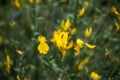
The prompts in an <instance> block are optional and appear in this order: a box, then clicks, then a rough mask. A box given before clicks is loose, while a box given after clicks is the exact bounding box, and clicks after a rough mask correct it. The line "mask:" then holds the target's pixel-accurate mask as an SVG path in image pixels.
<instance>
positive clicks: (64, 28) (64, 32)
mask: <svg viewBox="0 0 120 80" xmlns="http://www.w3.org/2000/svg"><path fill="white" fill-rule="evenodd" d="M70 26H71V22H70V20H69V19H67V20H66V21H65V22H64V21H62V23H61V27H60V29H58V30H57V31H55V32H54V34H53V38H52V39H51V42H52V43H54V44H55V45H56V47H57V48H58V49H59V50H60V51H61V52H62V59H64V56H65V55H66V50H69V49H70V48H72V46H73V41H72V40H71V41H70V43H68V40H69V31H68V29H69V28H70ZM73 32H75V31H73Z"/></svg>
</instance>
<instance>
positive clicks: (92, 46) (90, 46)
mask: <svg viewBox="0 0 120 80" xmlns="http://www.w3.org/2000/svg"><path fill="white" fill-rule="evenodd" d="M85 45H86V46H87V47H88V48H90V49H94V48H95V47H96V46H95V45H91V44H88V43H85Z"/></svg>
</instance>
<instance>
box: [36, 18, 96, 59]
mask: <svg viewBox="0 0 120 80" xmlns="http://www.w3.org/2000/svg"><path fill="white" fill-rule="evenodd" d="M70 26H71V21H70V19H66V21H62V23H61V25H60V28H59V29H58V30H56V31H54V33H53V37H52V38H51V39H50V41H51V42H52V43H53V44H54V45H55V46H56V47H57V48H58V50H59V51H60V52H61V53H62V54H61V55H62V59H64V57H65V55H66V53H67V51H68V50H69V49H71V48H72V47H73V45H74V50H75V56H77V55H79V54H80V49H81V48H83V45H85V46H87V47H88V48H90V49H94V48H95V47H96V46H95V45H90V44H88V43H86V42H84V41H83V40H81V39H76V43H75V44H74V42H73V40H71V38H70V37H71V35H72V34H74V33H75V32H76V28H73V29H71V28H70ZM70 29H71V30H70ZM91 33H92V27H90V29H89V30H88V29H86V32H85V37H86V38H87V37H89V36H90V35H91ZM38 40H39V41H40V44H39V45H38V51H39V52H40V53H41V54H47V52H48V50H49V46H48V45H47V43H46V42H45V41H46V38H45V37H43V36H40V37H38Z"/></svg>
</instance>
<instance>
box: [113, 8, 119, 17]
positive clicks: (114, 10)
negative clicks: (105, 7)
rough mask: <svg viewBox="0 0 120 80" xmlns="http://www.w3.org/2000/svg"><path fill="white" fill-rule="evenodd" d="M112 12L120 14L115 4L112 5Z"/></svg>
mask: <svg viewBox="0 0 120 80" xmlns="http://www.w3.org/2000/svg"><path fill="white" fill-rule="evenodd" d="M112 12H113V13H114V14H115V15H117V16H120V13H119V12H118V11H117V8H116V7H115V6H112Z"/></svg>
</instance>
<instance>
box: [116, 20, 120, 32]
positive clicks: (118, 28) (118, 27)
mask: <svg viewBox="0 0 120 80" xmlns="http://www.w3.org/2000/svg"><path fill="white" fill-rule="evenodd" d="M115 26H116V32H118V31H119V30H120V25H119V24H118V23H117V22H116V23H115Z"/></svg>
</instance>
